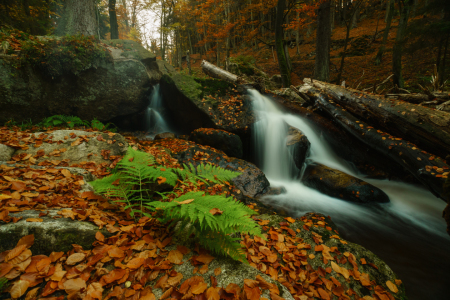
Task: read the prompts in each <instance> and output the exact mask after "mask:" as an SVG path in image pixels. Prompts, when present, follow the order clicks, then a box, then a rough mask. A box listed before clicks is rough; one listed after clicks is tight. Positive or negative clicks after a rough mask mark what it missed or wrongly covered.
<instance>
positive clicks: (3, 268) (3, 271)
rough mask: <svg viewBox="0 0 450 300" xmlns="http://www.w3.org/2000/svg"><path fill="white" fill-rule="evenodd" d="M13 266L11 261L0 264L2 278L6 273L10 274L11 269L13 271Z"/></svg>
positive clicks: (0, 276)
mask: <svg viewBox="0 0 450 300" xmlns="http://www.w3.org/2000/svg"><path fill="white" fill-rule="evenodd" d="M12 268H13V265H12V264H10V263H2V264H0V278H2V277H3V276H5V275H6V274H8V273H9V271H11V269H12Z"/></svg>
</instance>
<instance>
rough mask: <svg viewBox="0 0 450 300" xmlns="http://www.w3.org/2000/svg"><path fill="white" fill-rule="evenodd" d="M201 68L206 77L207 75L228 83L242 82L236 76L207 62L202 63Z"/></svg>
mask: <svg viewBox="0 0 450 300" xmlns="http://www.w3.org/2000/svg"><path fill="white" fill-rule="evenodd" d="M201 66H202V71H203V72H204V73H205V74H206V75H209V76H211V77H213V78H217V79H221V80H225V81H228V82H231V83H240V82H242V80H241V79H240V78H239V77H238V76H236V75H234V74H232V73H230V72H228V71H225V70H224V69H221V68H219V67H217V66H215V65H213V64H212V63H210V62H207V61H206V60H204V61H202V64H201Z"/></svg>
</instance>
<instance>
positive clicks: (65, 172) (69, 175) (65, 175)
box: [61, 169, 72, 178]
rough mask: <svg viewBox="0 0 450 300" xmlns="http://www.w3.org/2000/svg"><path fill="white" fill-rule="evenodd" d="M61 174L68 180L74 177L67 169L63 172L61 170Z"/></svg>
mask: <svg viewBox="0 0 450 300" xmlns="http://www.w3.org/2000/svg"><path fill="white" fill-rule="evenodd" d="M61 174H63V175H64V177H66V178H70V177H72V174H71V173H70V171H69V170H67V169H62V170H61Z"/></svg>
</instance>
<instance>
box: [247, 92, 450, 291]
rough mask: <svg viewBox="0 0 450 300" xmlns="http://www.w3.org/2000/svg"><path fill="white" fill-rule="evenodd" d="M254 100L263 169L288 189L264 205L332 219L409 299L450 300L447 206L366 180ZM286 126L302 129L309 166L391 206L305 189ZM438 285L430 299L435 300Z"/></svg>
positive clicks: (403, 187)
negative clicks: (356, 182) (365, 188)
mask: <svg viewBox="0 0 450 300" xmlns="http://www.w3.org/2000/svg"><path fill="white" fill-rule="evenodd" d="M249 93H250V97H251V99H252V101H253V108H254V110H255V111H256V113H257V115H258V117H259V118H260V119H261V120H260V121H258V122H257V123H256V124H255V127H254V132H253V135H254V142H255V144H254V148H255V149H256V159H257V162H258V165H259V167H260V168H261V169H262V170H263V172H264V173H265V174H266V176H267V178H268V180H269V181H270V183H271V186H275V187H279V186H284V187H285V188H286V190H287V192H286V193H285V194H281V195H278V196H270V197H267V198H263V199H262V201H264V202H265V203H266V204H268V205H270V206H272V207H275V208H279V209H282V210H284V211H286V212H289V213H290V214H291V215H293V216H301V215H303V214H305V213H307V212H312V211H314V212H319V213H323V214H325V215H329V216H331V218H332V220H333V221H334V222H335V223H336V224H337V225H338V227H339V228H340V229H341V231H343V233H344V236H345V237H346V238H348V239H349V240H351V241H353V242H356V243H359V244H362V245H363V246H366V247H367V248H369V249H370V250H372V251H373V252H374V253H376V254H377V255H379V256H381V258H382V259H384V260H385V261H386V262H387V263H388V265H390V266H391V268H392V269H394V271H395V272H397V273H398V274H399V275H400V278H401V279H402V280H404V282H405V284H406V288H407V295H409V297H410V299H446V298H445V297H446V296H445V297H444V296H443V295H447V296H448V294H449V293H450V291H449V289H450V288H449V285H450V277H449V276H448V273H447V272H448V269H449V268H450V259H448V254H447V253H448V249H449V248H450V238H449V237H448V235H447V233H446V232H445V230H446V224H445V221H444V220H443V219H442V211H443V209H444V208H445V203H444V201H442V200H440V199H438V198H436V197H435V196H434V195H432V194H431V193H430V192H429V191H427V190H425V189H423V188H422V187H416V186H413V185H409V184H405V183H400V182H393V181H387V180H374V179H365V178H364V177H363V176H362V175H361V174H358V173H357V172H356V171H355V170H354V169H353V168H352V166H351V165H350V164H349V163H347V162H346V161H344V160H343V159H341V158H339V157H338V156H337V155H336V154H335V153H334V151H333V150H332V148H331V147H330V146H329V144H328V143H327V142H326V141H325V140H324V138H323V137H322V136H321V134H320V130H318V129H317V128H314V126H313V125H310V124H309V123H308V122H307V121H305V120H303V119H302V118H301V117H299V116H295V115H291V114H287V113H284V112H283V111H281V110H280V109H279V108H278V107H277V106H276V105H275V104H274V103H273V102H272V100H271V99H269V98H268V97H265V96H262V95H261V94H260V93H258V92H257V91H255V90H249ZM286 123H287V124H289V125H290V126H292V127H296V128H298V129H300V130H301V131H302V132H303V133H304V134H305V135H306V136H307V138H308V140H309V141H310V143H311V150H310V155H309V158H308V160H310V161H315V162H318V163H321V164H324V165H327V166H329V167H332V168H335V169H338V170H341V171H343V172H345V173H347V174H350V175H353V176H355V177H358V178H361V179H363V180H365V181H366V182H369V183H371V184H372V185H374V186H376V187H378V188H380V189H381V190H383V191H384V192H385V193H386V194H387V195H388V196H389V198H390V201H391V202H390V203H387V204H368V205H367V204H357V203H351V202H346V201H342V200H339V199H335V198H331V197H329V196H326V195H324V194H321V193H319V192H317V191H316V190H313V189H311V188H309V187H307V186H305V185H303V184H302V183H301V182H300V180H299V179H298V176H292V174H293V172H292V170H291V169H292V166H293V165H294V162H293V161H291V158H290V156H289V155H288V152H287V149H286V136H287V130H286V125H285V124H286ZM380 163H383V162H380ZM297 174H298V173H297ZM341 233H342V232H341ZM425 245H426V246H425ZM446 248H447V249H446ZM427 269H429V271H427ZM444 270H445V271H444ZM429 273H432V274H429ZM433 285H434V287H433V292H432V295H433V296H432V297H430V296H431V295H430V294H429V292H430V287H431V286H433ZM426 291H427V292H428V294H426V293H425V292H426ZM433 293H434V294H433ZM424 297H425V298H424ZM442 297H444V298H442Z"/></svg>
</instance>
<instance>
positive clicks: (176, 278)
mask: <svg viewBox="0 0 450 300" xmlns="http://www.w3.org/2000/svg"><path fill="white" fill-rule="evenodd" d="M181 279H183V274H181V273H177V275H176V276H174V277H170V278H169V279H168V280H167V284H168V285H170V286H173V287H175V286H177V285H178V284H179V283H180V281H181Z"/></svg>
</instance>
